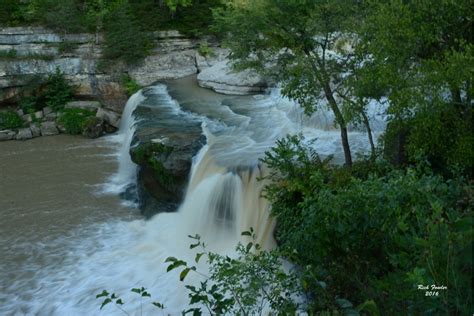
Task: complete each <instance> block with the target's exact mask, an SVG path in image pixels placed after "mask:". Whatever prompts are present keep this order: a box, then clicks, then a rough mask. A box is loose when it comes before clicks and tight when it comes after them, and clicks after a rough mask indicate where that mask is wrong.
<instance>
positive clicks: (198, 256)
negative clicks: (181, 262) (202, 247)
mask: <svg viewBox="0 0 474 316" xmlns="http://www.w3.org/2000/svg"><path fill="white" fill-rule="evenodd" d="M203 255H204V252H200V253H197V254H196V258H195V259H194V261H196V263H199V260H200V259H201V257H202V256H203Z"/></svg>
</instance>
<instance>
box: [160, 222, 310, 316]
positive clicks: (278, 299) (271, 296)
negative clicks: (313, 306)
mask: <svg viewBox="0 0 474 316" xmlns="http://www.w3.org/2000/svg"><path fill="white" fill-rule="evenodd" d="M242 235H243V236H249V237H250V238H251V241H250V242H249V243H247V244H246V245H243V244H241V243H239V244H238V245H237V247H236V252H237V258H231V257H229V256H226V255H221V254H217V253H213V252H208V251H207V250H206V246H205V244H204V243H203V242H201V238H200V236H199V235H195V236H189V237H190V238H192V239H193V240H194V241H195V243H193V244H191V246H190V248H191V249H194V248H200V249H201V251H202V252H198V253H197V254H196V258H195V263H196V264H197V263H199V261H200V260H201V257H203V256H204V257H207V261H208V263H209V276H208V275H206V274H203V273H200V272H197V270H196V266H189V265H188V263H187V262H185V261H182V260H179V259H176V258H174V257H169V258H167V259H166V262H169V263H170V265H169V266H168V269H167V271H171V270H173V269H176V268H179V267H184V269H183V270H182V271H181V273H180V281H184V280H185V278H186V276H187V275H188V273H189V272H195V273H199V275H201V276H202V277H204V281H202V282H200V286H198V287H196V286H194V285H186V288H187V289H188V290H189V305H190V308H189V309H187V310H186V311H183V314H188V313H191V312H192V313H193V315H201V314H203V313H204V312H208V313H210V314H217V315H220V314H228V313H231V314H236V315H237V314H240V315H257V314H261V313H262V312H264V311H266V310H267V309H268V310H271V311H274V312H277V313H278V314H279V315H288V314H294V313H295V312H296V311H297V310H298V306H299V304H298V303H297V299H298V295H299V294H300V293H301V292H300V287H299V283H298V277H297V275H296V273H294V272H290V273H287V272H285V271H284V270H283V269H282V266H281V264H282V262H281V261H280V259H279V253H278V252H277V251H264V250H263V249H262V248H261V246H260V245H259V244H258V243H256V236H255V233H254V231H253V229H252V228H251V229H250V231H245V232H243V233H242ZM201 305H203V306H204V307H205V309H206V310H205V311H203V310H202V308H201V307H200V306H201Z"/></svg>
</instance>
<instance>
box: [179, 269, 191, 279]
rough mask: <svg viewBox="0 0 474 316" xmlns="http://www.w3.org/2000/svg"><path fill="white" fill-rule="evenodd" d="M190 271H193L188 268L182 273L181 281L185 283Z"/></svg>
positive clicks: (180, 275)
mask: <svg viewBox="0 0 474 316" xmlns="http://www.w3.org/2000/svg"><path fill="white" fill-rule="evenodd" d="M190 270H191V269H190V268H186V269H184V270H183V271H181V273H180V274H179V280H180V281H184V279H185V278H186V276H187V275H188V273H189V271H190Z"/></svg>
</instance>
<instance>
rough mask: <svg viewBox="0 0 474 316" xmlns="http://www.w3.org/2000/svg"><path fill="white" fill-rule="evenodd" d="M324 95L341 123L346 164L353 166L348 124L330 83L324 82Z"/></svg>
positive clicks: (337, 120)
mask: <svg viewBox="0 0 474 316" xmlns="http://www.w3.org/2000/svg"><path fill="white" fill-rule="evenodd" d="M323 86H324V95H325V96H326V100H328V102H329V106H330V107H331V110H332V111H333V112H334V116H335V117H336V122H337V124H339V128H340V130H341V141H342V149H343V150H344V160H345V164H346V166H349V167H351V166H352V155H351V147H350V145H349V138H348V137H347V124H346V121H345V120H344V116H342V113H341V111H340V110H339V107H338V106H337V102H336V100H335V99H334V96H333V94H332V90H331V87H330V86H329V84H328V83H324V85H323Z"/></svg>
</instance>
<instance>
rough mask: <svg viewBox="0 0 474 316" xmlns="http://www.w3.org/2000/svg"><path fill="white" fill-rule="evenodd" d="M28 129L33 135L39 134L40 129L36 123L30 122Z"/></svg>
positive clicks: (37, 135)
mask: <svg viewBox="0 0 474 316" xmlns="http://www.w3.org/2000/svg"><path fill="white" fill-rule="evenodd" d="M30 130H31V135H32V136H33V137H39V136H41V129H40V127H39V126H38V125H37V124H31V125H30Z"/></svg>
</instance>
